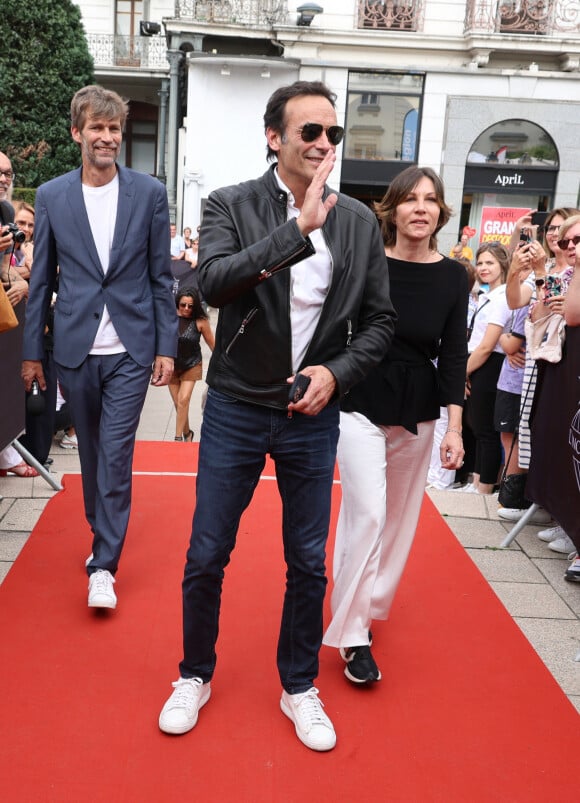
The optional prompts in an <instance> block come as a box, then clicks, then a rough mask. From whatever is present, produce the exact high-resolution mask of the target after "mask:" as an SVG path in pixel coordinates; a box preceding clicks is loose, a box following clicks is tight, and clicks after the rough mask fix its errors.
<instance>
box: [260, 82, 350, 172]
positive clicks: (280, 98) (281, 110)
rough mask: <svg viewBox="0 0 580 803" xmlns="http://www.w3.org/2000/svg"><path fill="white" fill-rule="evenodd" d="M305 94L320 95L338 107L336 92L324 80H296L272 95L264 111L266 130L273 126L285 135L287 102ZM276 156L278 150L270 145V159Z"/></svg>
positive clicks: (273, 128) (268, 153)
mask: <svg viewBox="0 0 580 803" xmlns="http://www.w3.org/2000/svg"><path fill="white" fill-rule="evenodd" d="M303 95H318V96H320V97H323V98H326V100H327V101H328V102H329V103H330V104H331V106H332V108H333V109H334V108H335V107H336V95H335V93H334V92H333V91H332V90H331V89H329V87H327V86H326V84H324V83H322V81H294V83H293V84H289V85H288V86H281V87H279V88H278V89H277V90H276V91H275V92H274V93H273V94H272V95H271V96H270V100H269V101H268V105H267V106H266V111H265V112H264V130H265V131H267V130H268V128H271V129H272V130H274V131H278V133H279V134H281V135H282V136H283V135H284V134H285V132H286V121H285V113H286V104H287V103H288V101H289V100H292V98H298V97H301V96H303ZM275 158H276V151H273V150H272V148H271V147H270V146H269V145H268V146H267V159H268V161H270V160H271V159H275Z"/></svg>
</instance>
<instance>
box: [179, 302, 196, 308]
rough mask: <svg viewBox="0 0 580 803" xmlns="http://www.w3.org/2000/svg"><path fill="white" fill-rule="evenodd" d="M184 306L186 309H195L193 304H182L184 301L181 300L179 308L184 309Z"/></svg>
mask: <svg viewBox="0 0 580 803" xmlns="http://www.w3.org/2000/svg"><path fill="white" fill-rule="evenodd" d="M184 308H185V309H193V304H182V303H181V302H180V303H179V309H184Z"/></svg>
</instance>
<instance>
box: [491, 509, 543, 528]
mask: <svg viewBox="0 0 580 803" xmlns="http://www.w3.org/2000/svg"><path fill="white" fill-rule="evenodd" d="M528 509H529V508H523V509H522V508H516V507H499V508H498V509H497V515H498V516H499V517H500V519H504V521H519V520H520V519H521V518H522V516H523V515H524V513H527V512H528ZM551 521H552V517H551V516H550V514H549V513H548V511H547V510H544V508H543V507H539V508H538V509H537V510H534V512H533V513H532V516H531V517H530V518H529V519H528V522H527V523H528V524H548V523H549V522H551Z"/></svg>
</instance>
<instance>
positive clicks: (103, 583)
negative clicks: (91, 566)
mask: <svg viewBox="0 0 580 803" xmlns="http://www.w3.org/2000/svg"><path fill="white" fill-rule="evenodd" d="M114 582H115V578H114V577H113V575H112V574H111V572H109V571H108V570H107V569H97V571H96V572H93V573H92V574H91V575H90V576H89V608H116V607H117V597H116V595H115V592H114V591H113V583H114Z"/></svg>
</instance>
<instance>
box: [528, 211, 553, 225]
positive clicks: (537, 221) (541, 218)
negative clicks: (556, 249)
mask: <svg viewBox="0 0 580 803" xmlns="http://www.w3.org/2000/svg"><path fill="white" fill-rule="evenodd" d="M549 214H550V213H549V212H532V226H544V225H545V223H546V218H547V217H548V215H549Z"/></svg>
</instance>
